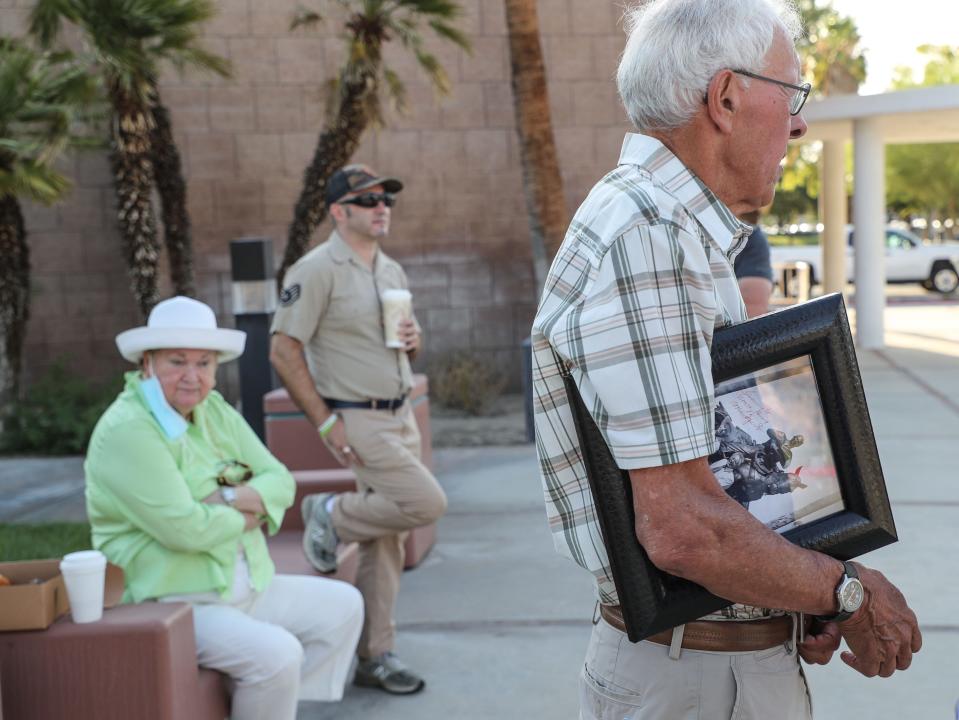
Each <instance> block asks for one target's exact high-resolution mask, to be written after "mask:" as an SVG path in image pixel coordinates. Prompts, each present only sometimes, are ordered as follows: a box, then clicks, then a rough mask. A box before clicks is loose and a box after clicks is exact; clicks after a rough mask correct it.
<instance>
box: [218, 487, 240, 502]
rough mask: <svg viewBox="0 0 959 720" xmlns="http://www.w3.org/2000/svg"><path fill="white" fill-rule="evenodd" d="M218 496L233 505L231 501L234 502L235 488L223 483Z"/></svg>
mask: <svg viewBox="0 0 959 720" xmlns="http://www.w3.org/2000/svg"><path fill="white" fill-rule="evenodd" d="M220 497H221V498H223V502H225V503H226V504H227V505H229V506H230V507H233V503H235V502H236V488H232V487H230V486H229V485H224V486H223V487H221V488H220Z"/></svg>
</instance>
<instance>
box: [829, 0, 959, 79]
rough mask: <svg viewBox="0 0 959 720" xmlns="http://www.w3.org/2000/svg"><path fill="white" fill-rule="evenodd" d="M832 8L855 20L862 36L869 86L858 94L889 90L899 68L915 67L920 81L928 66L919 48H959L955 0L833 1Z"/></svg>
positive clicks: (958, 7) (958, 15) (958, 10)
mask: <svg viewBox="0 0 959 720" xmlns="http://www.w3.org/2000/svg"><path fill="white" fill-rule="evenodd" d="M817 4H819V3H817ZM823 4H825V3H823ZM832 6H833V7H834V8H835V9H836V10H837V11H838V12H839V13H840V14H841V15H847V16H849V17H851V18H852V19H853V20H855V21H856V25H857V27H858V28H859V34H860V35H861V36H862V43H861V45H862V47H863V49H864V51H865V54H866V82H865V84H864V85H863V86H862V87H861V88H860V91H859V92H860V93H861V94H863V95H872V94H874V93H881V92H885V91H886V90H888V89H889V85H890V84H891V82H892V77H893V70H894V69H895V68H896V67H897V66H899V65H908V66H910V67H912V68H913V69H914V72H915V73H916V76H917V78H918V77H920V71H921V70H922V68H924V67H925V62H924V61H923V57H922V55H920V54H919V53H917V52H916V48H917V47H918V46H919V45H924V44H931V45H959V30H957V28H959V3H956V2H955V1H954V0H909V1H908V2H905V3H885V2H877V0H832Z"/></svg>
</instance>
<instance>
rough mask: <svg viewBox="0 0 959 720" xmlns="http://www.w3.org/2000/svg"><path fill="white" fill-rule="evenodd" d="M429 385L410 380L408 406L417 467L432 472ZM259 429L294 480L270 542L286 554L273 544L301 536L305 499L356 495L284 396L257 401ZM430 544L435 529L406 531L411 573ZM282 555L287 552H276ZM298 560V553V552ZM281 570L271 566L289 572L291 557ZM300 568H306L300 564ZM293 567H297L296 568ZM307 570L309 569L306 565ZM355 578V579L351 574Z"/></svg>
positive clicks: (349, 475)
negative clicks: (418, 455)
mask: <svg viewBox="0 0 959 720" xmlns="http://www.w3.org/2000/svg"><path fill="white" fill-rule="evenodd" d="M428 391H429V383H428V381H427V378H426V376H425V375H414V376H413V389H412V390H411V391H410V402H411V403H412V406H413V414H414V417H415V418H416V424H417V426H418V428H419V431H420V438H421V441H420V442H421V455H422V459H423V464H424V465H426V466H427V467H432V464H433V451H432V442H431V435H430V407H429V393H428ZM263 413H264V424H265V427H266V444H267V447H268V448H269V449H270V452H272V453H273V454H274V455H275V456H276V457H277V458H278V459H279V460H280V462H282V463H283V464H284V465H286V466H287V467H288V468H289V469H290V470H291V471H292V472H293V477H294V478H296V499H295V500H294V501H293V506H292V507H291V508H290V510H289V511H287V513H286V516H285V517H284V518H283V525H282V528H281V532H280V533H279V534H278V535H277V536H276V538H274V539H273V540H271V542H270V549H271V554H272V553H273V547H274V544H276V545H278V546H281V547H283V548H289V547H290V546H291V544H292V541H291V540H287V539H283V540H280V539H279V538H280V537H281V536H283V535H285V534H286V533H287V532H293V531H297V532H300V533H302V531H303V518H302V516H301V514H300V512H299V507H300V502H301V501H302V500H303V498H304V497H305V496H306V495H311V494H313V493H320V492H351V491H353V490H355V489H356V476H355V475H354V474H353V471H352V470H349V469H348V468H344V467H342V466H341V465H340V464H339V463H338V462H337V461H336V459H335V458H334V457H333V456H332V455H331V454H330V452H329V450H327V449H326V446H325V445H323V443H322V442H320V441H319V438H318V437H317V434H316V428H314V427H313V426H312V425H311V424H310V423H309V421H307V419H306V417H305V416H304V415H303V413H301V412H300V411H299V408H297V407H296V405H294V403H293V401H292V400H291V399H290V396H289V394H288V393H287V391H286V390H285V389H283V388H280V389H278V390H273V391H271V392H269V393H267V394H266V395H264V396H263ZM435 542H436V525H435V524H430V525H426V526H423V527H418V528H415V529H414V530H412V531H411V532H410V534H409V536H408V537H407V539H406V561H405V565H404V566H405V567H406V568H407V569H409V568H413V567H416V566H417V565H419V563H420V562H421V561H422V560H423V558H424V557H425V556H426V554H427V553H428V552H429V550H430V548H432V547H433V544H434V543H435ZM282 552H284V553H286V552H289V551H288V550H285V551H282ZM301 555H302V551H301ZM282 560H283V563H284V564H283V566H282V569H281V565H280V563H279V561H277V556H276V555H274V561H277V570H278V571H279V572H289V570H287V569H285V568H287V567H294V561H293V558H292V556H289V555H287V554H283V555H282ZM303 562H304V563H306V560H305V558H304V559H303ZM297 566H298V562H297ZM306 566H307V567H309V564H308V563H306ZM354 577H355V574H354Z"/></svg>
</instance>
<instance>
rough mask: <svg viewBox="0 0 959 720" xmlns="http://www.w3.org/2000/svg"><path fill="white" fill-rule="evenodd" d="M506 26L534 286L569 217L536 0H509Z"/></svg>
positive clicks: (541, 279) (540, 284) (540, 280)
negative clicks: (560, 169) (554, 129)
mask: <svg viewBox="0 0 959 720" xmlns="http://www.w3.org/2000/svg"><path fill="white" fill-rule="evenodd" d="M506 24H507V27H508V28H509V54H510V68H511V73H512V81H513V105H514V108H515V111H516V131H517V133H518V134H519V145H520V150H521V154H522V158H523V187H524V189H525V191H526V208H527V213H528V215H529V226H530V239H531V241H532V244H533V269H534V273H535V276H536V287H537V288H542V287H543V283H544V282H545V281H546V270H547V266H548V265H549V262H550V261H551V260H552V258H553V257H554V256H555V255H556V251H557V250H558V249H559V246H560V244H561V243H562V242H563V236H564V234H565V233H566V226H567V224H568V219H569V218H568V215H567V208H566V196H565V195H564V194H563V177H562V175H560V172H559V160H558V159H557V154H556V141H555V139H554V137H553V125H552V122H551V119H550V109H549V93H548V91H547V88H546V70H545V67H544V65H543V49H542V47H541V45H540V40H539V20H538V18H537V15H536V0H506Z"/></svg>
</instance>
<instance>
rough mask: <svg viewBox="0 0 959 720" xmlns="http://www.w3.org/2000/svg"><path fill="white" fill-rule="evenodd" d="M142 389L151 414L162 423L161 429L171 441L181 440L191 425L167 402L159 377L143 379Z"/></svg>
mask: <svg viewBox="0 0 959 720" xmlns="http://www.w3.org/2000/svg"><path fill="white" fill-rule="evenodd" d="M140 389H142V390H143V396H144V397H145V398H146V401H147V406H148V407H149V408H150V412H151V413H153V417H155V418H156V421H157V422H158V423H160V427H161V428H163V432H164V433H166V436H167V437H168V438H170V440H177V439H179V438H180V437H181V436H182V435H183V433H185V432H186V431H187V429H188V428H189V427H190V423H188V422H187V421H186V418H184V417H183V416H182V415H181V414H180V413H178V412H177V411H176V410H174V409H173V407H172V406H171V405H170V403H168V402H167V399H166V396H165V395H164V394H163V388H162V387H161V386H160V381H159V380H158V379H157V376H156V375H151V376H150V377H148V378H141V379H140Z"/></svg>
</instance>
